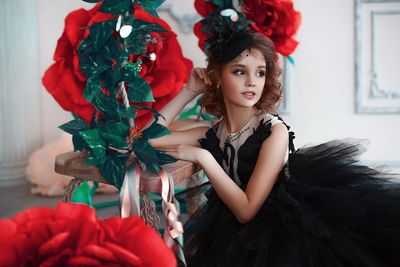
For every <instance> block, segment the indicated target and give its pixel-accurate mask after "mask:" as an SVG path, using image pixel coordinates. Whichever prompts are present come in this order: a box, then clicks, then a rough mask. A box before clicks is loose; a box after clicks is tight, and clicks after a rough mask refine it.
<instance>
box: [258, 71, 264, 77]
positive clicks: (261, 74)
mask: <svg viewBox="0 0 400 267" xmlns="http://www.w3.org/2000/svg"><path fill="white" fill-rule="evenodd" d="M256 76H257V77H258V78H262V77H264V76H265V71H262V70H259V71H257V72H256Z"/></svg>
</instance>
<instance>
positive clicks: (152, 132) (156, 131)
mask: <svg viewBox="0 0 400 267" xmlns="http://www.w3.org/2000/svg"><path fill="white" fill-rule="evenodd" d="M169 133H170V131H169V130H168V129H167V128H166V127H164V126H163V125H161V124H159V123H157V121H155V122H153V123H152V124H151V125H150V127H148V128H147V129H145V130H143V132H142V138H143V139H146V140H148V139H154V138H159V137H161V136H164V135H167V134H169Z"/></svg>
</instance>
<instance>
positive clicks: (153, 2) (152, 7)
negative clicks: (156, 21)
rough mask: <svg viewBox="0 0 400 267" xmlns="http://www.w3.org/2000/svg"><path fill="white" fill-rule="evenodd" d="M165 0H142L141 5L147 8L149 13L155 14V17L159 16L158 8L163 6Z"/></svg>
mask: <svg viewBox="0 0 400 267" xmlns="http://www.w3.org/2000/svg"><path fill="white" fill-rule="evenodd" d="M164 2H165V0H147V1H140V6H141V7H142V8H143V9H144V10H146V11H147V12H148V13H150V14H151V15H153V16H154V17H156V18H158V14H157V12H156V8H157V7H159V6H161V4H162V3H164Z"/></svg>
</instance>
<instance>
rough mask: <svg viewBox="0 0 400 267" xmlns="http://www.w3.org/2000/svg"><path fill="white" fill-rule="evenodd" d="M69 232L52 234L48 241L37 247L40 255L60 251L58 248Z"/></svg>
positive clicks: (62, 244)
mask: <svg viewBox="0 0 400 267" xmlns="http://www.w3.org/2000/svg"><path fill="white" fill-rule="evenodd" d="M69 236H70V233H68V232H63V233H59V234H57V235H55V236H53V237H52V238H51V239H50V240H49V241H47V242H45V243H44V244H43V245H41V246H40V247H39V250H38V252H39V254H40V256H44V257H46V256H49V255H53V254H56V253H57V252H59V251H60V249H61V248H62V247H63V246H64V244H65V243H66V241H67V240H68V237H69Z"/></svg>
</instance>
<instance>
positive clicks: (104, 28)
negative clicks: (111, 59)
mask: <svg viewBox="0 0 400 267" xmlns="http://www.w3.org/2000/svg"><path fill="white" fill-rule="evenodd" d="M115 24H116V20H107V21H102V22H96V23H93V25H92V26H90V28H89V29H90V34H89V36H88V38H89V41H90V44H91V45H92V47H93V51H94V52H96V51H98V50H99V49H100V48H101V47H103V46H104V44H105V43H106V42H107V41H108V39H110V38H111V35H112V33H113V29H114V28H115Z"/></svg>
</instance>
